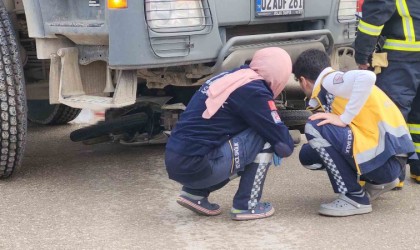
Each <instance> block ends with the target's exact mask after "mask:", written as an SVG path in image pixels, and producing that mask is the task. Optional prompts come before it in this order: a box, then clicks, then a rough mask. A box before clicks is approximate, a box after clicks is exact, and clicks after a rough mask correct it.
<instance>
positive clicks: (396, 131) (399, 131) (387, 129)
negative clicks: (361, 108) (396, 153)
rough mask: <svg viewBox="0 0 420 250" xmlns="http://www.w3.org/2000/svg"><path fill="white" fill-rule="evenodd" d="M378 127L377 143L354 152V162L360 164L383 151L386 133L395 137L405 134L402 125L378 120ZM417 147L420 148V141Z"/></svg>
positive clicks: (404, 128) (405, 129)
mask: <svg viewBox="0 0 420 250" xmlns="http://www.w3.org/2000/svg"><path fill="white" fill-rule="evenodd" d="M378 128H379V131H380V132H379V141H378V145H377V146H376V147H375V148H372V149H370V150H366V151H364V152H360V153H358V154H356V155H355V157H356V162H358V163H359V164H362V163H365V162H368V161H370V160H372V159H374V158H375V157H376V156H377V155H379V154H380V153H382V152H383V151H384V149H385V139H386V138H385V136H386V135H387V133H388V134H391V135H393V136H395V137H396V138H399V137H401V136H403V135H406V134H407V128H406V127H405V126H404V125H402V126H399V127H396V128H394V127H392V126H390V125H388V124H386V123H384V122H379V123H378ZM419 149H420V143H419Z"/></svg>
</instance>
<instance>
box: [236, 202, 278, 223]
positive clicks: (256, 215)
mask: <svg viewBox="0 0 420 250" xmlns="http://www.w3.org/2000/svg"><path fill="white" fill-rule="evenodd" d="M274 211H275V210H274V207H273V206H272V205H271V203H269V202H259V203H258V204H257V206H255V208H253V209H248V210H238V209H234V208H232V210H231V211H230V218H231V219H232V220H241V221H242V220H256V219H263V218H267V217H270V216H272V215H273V214H274Z"/></svg>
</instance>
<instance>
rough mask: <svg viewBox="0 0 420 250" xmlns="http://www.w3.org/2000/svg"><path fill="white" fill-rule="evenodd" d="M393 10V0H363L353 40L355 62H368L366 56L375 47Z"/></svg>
mask: <svg viewBox="0 0 420 250" xmlns="http://www.w3.org/2000/svg"><path fill="white" fill-rule="evenodd" d="M395 11H396V1H395V0H365V2H364V4H363V6H362V19H361V20H360V22H359V26H358V32H357V37H356V40H355V42H354V48H355V51H356V54H355V59H356V63H357V64H359V65H367V64H368V58H369V56H370V55H371V54H372V53H373V51H374V49H375V46H376V43H377V41H378V36H379V35H380V34H381V32H382V29H383V27H384V24H385V23H386V22H387V21H388V20H389V19H390V18H391V17H392V15H393V14H394V13H395Z"/></svg>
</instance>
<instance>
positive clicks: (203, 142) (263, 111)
mask: <svg viewBox="0 0 420 250" xmlns="http://www.w3.org/2000/svg"><path fill="white" fill-rule="evenodd" d="M247 67H248V66H242V67H241V68H247ZM224 74H226V73H222V74H221V75H218V76H216V77H214V78H212V79H210V80H208V81H207V82H206V83H205V84H204V85H203V86H202V87H201V88H200V89H199V90H198V91H197V92H196V93H195V94H194V96H193V97H192V99H191V100H190V102H189V104H188V106H187V108H186V110H185V111H184V112H183V113H182V114H181V117H180V119H179V121H178V123H177V124H176V126H175V129H174V130H172V133H171V137H170V138H169V141H168V143H167V145H166V149H167V151H171V153H176V154H177V155H179V159H178V160H177V162H178V163H179V164H174V163H173V162H172V163H171V164H167V168H168V169H167V170H168V173H169V177H170V178H171V179H174V180H177V181H181V180H180V178H181V179H183V178H204V177H205V176H207V175H210V174H211V171H210V169H208V168H206V166H205V165H202V164H199V162H200V161H201V160H202V158H204V156H205V155H206V154H208V153H209V152H210V151H212V150H213V149H215V148H217V147H220V146H221V145H223V144H224V143H225V142H226V141H228V140H229V139H230V138H232V137H233V136H235V135H237V134H239V133H240V132H242V131H244V130H246V129H248V128H252V129H254V130H255V131H256V132H257V133H258V134H259V135H260V136H261V137H263V138H264V139H265V140H266V141H267V142H269V143H270V144H271V145H274V151H275V152H276V154H277V155H279V156H280V157H287V156H289V155H290V154H291V153H292V151H293V146H294V145H293V140H292V138H291V137H290V135H289V131H288V129H287V127H286V126H285V125H284V123H283V122H281V120H279V119H276V118H275V115H274V112H277V111H275V110H273V108H272V103H273V93H272V91H271V90H270V88H268V87H267V85H266V83H265V81H263V80H256V81H252V82H250V83H248V84H246V85H244V86H242V87H240V88H238V89H236V90H235V91H234V92H233V93H232V94H231V95H230V96H229V98H228V99H227V100H226V102H225V104H224V105H223V106H222V107H221V108H220V109H219V110H218V111H217V112H216V114H215V115H214V116H213V117H211V118H210V119H204V118H202V114H203V112H204V111H205V110H206V105H205V101H206V99H207V90H208V88H209V86H210V85H211V83H212V82H214V80H217V79H218V78H220V77H221V76H223V75H224ZM270 103H271V105H270ZM167 160H168V159H167ZM174 160H175V159H174V158H173V157H171V161H174ZM177 165H179V166H177ZM188 165H190V166H188ZM200 165H201V166H200ZM189 167H190V168H191V169H190V170H191V176H190V177H187V176H188V175H187V176H186V175H185V171H186V170H188V168H189ZM178 168H179V169H178ZM181 169H182V170H181ZM178 170H180V171H182V172H183V173H184V174H183V175H182V176H183V177H180V176H178V175H177V173H178Z"/></svg>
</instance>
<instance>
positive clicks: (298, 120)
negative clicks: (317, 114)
mask: <svg viewBox="0 0 420 250" xmlns="http://www.w3.org/2000/svg"><path fill="white" fill-rule="evenodd" d="M278 112H279V115H280V118H281V120H282V121H283V122H284V124H285V125H286V126H288V127H295V126H302V125H305V124H306V122H307V121H308V118H309V116H311V115H312V112H310V111H308V110H287V109H280V110H279V111H278Z"/></svg>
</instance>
